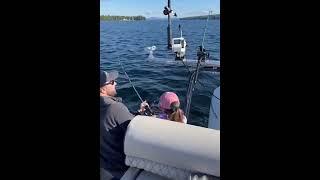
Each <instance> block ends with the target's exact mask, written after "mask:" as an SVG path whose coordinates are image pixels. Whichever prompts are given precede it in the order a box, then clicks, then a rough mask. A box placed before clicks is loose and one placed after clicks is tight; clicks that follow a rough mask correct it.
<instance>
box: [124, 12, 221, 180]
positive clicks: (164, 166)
mask: <svg viewBox="0 0 320 180" xmlns="http://www.w3.org/2000/svg"><path fill="white" fill-rule="evenodd" d="M169 7H170V6H169ZM169 14H170V13H169ZM209 15H210V14H209ZM208 17H209V16H208ZM180 32H181V37H179V38H173V39H172V44H173V46H172V51H173V52H175V53H176V59H179V60H183V61H184V59H185V50H186V49H185V48H186V41H185V39H184V38H183V37H182V31H181V29H180ZM203 39H204V38H203ZM155 49H156V47H155V46H153V47H148V48H147V49H145V50H146V51H149V52H150V53H151V55H152V51H154V50H155ZM197 57H198V59H197V60H195V62H193V64H189V65H192V66H193V67H194V66H195V69H194V70H193V71H190V77H189V85H188V89H187V95H186V103H187V105H186V108H185V110H184V111H185V115H186V117H187V119H190V117H189V112H190V108H191V100H192V95H193V91H194V88H195V86H196V83H197V80H198V74H199V73H201V72H202V71H210V72H212V73H215V72H219V73H220V61H219V62H218V61H213V62H210V63H209V62H208V59H207V58H208V57H209V54H208V53H207V52H206V50H205V48H204V46H203V42H202V45H201V46H199V50H198V52H197ZM125 74H126V73H125ZM126 75H127V74H126ZM129 81H130V79H129ZM133 88H134V86H133ZM134 89H135V88H134ZM139 97H140V96H139ZM140 99H141V98H140ZM124 153H125V156H126V158H125V164H126V165H127V166H129V169H128V170H127V171H126V172H125V174H124V175H123V176H122V178H121V180H134V179H136V180H168V179H176V180H185V179H192V180H198V179H220V86H218V88H216V89H215V90H214V91H213V94H212V98H211V104H210V113H209V120H208V127H199V126H195V125H190V124H183V123H178V122H173V121H168V120H162V119H158V118H156V117H152V116H141V115H138V116H135V117H134V118H133V119H132V120H131V121H130V123H129V125H128V127H127V131H126V135H125V139H124Z"/></svg>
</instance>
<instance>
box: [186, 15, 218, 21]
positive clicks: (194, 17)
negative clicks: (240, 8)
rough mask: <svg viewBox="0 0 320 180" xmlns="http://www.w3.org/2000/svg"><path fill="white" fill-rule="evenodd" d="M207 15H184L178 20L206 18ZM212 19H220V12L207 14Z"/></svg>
mask: <svg viewBox="0 0 320 180" xmlns="http://www.w3.org/2000/svg"><path fill="white" fill-rule="evenodd" d="M207 18H208V16H192V17H184V18H180V20H192V19H207ZM210 19H211V20H212V19H220V14H214V15H210V16H209V20H210Z"/></svg>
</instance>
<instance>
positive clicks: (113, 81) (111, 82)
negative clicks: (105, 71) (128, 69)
mask: <svg viewBox="0 0 320 180" xmlns="http://www.w3.org/2000/svg"><path fill="white" fill-rule="evenodd" d="M115 82H116V81H115V80H112V81H110V82H108V83H106V84H105V85H109V84H111V85H114V83H115Z"/></svg>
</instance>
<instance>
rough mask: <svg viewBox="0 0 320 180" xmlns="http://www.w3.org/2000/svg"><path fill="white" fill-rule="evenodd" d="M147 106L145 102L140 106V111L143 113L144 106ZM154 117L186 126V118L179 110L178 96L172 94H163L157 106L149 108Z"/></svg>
mask: <svg viewBox="0 0 320 180" xmlns="http://www.w3.org/2000/svg"><path fill="white" fill-rule="evenodd" d="M145 105H148V104H147V103H146V102H144V103H142V104H141V110H140V111H144V106H145ZM151 109H152V110H153V112H155V113H156V117H157V118H160V119H167V120H171V121H176V122H181V123H185V124H187V118H186V117H185V116H184V112H183V111H182V109H180V101H179V98H178V96H177V95H176V94H175V93H173V92H165V93H163V94H162V95H161V96H160V100H159V106H158V107H151Z"/></svg>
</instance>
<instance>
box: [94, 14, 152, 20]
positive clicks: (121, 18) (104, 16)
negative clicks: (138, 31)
mask: <svg viewBox="0 0 320 180" xmlns="http://www.w3.org/2000/svg"><path fill="white" fill-rule="evenodd" d="M144 20H146V17H144V16H110V15H107V16H106V15H101V16H100V21H144Z"/></svg>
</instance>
